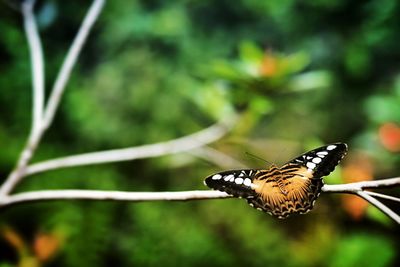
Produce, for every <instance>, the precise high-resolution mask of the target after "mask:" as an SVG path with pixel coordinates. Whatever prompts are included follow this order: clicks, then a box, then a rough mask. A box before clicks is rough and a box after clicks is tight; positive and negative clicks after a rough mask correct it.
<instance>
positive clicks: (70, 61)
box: [43, 0, 104, 129]
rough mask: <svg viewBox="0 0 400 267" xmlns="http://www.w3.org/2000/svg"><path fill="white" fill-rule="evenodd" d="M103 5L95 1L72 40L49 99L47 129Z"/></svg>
mask: <svg viewBox="0 0 400 267" xmlns="http://www.w3.org/2000/svg"><path fill="white" fill-rule="evenodd" d="M103 6H104V0H94V1H93V3H92V5H91V6H90V9H89V11H88V13H87V14H86V16H85V19H84V21H83V23H82V25H81V27H80V28H79V32H78V34H77V35H76V37H75V39H74V41H73V42H72V45H71V47H70V49H69V51H68V54H67V56H66V58H65V61H64V63H63V65H62V67H61V70H60V72H59V73H58V76H57V79H56V81H55V83H54V87H53V89H52V91H51V94H50V97H49V100H48V102H47V105H46V110H45V114H44V120H43V127H44V128H45V129H47V128H48V127H49V126H50V125H51V123H52V121H53V118H54V115H55V113H56V111H57V108H58V106H59V103H60V100H61V97H62V95H63V93H64V90H65V86H66V84H67V81H68V79H69V77H70V75H71V71H72V68H73V67H74V65H75V63H76V60H77V58H78V56H79V53H80V52H81V50H82V47H83V44H84V43H85V41H86V38H87V36H88V35H89V32H90V30H91V29H92V27H93V24H94V22H95V21H96V19H97V17H98V16H99V14H100V12H101V10H102V8H103Z"/></svg>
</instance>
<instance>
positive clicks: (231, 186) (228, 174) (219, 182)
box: [204, 169, 257, 198]
mask: <svg viewBox="0 0 400 267" xmlns="http://www.w3.org/2000/svg"><path fill="white" fill-rule="evenodd" d="M256 172H257V170H253V169H248V170H231V171H224V172H219V173H216V174H213V175H210V176H208V177H207V178H206V179H205V180H204V183H205V185H207V186H208V187H210V188H212V189H215V190H220V191H224V192H226V193H228V194H230V195H233V196H235V197H243V198H252V197H254V196H255V192H254V190H253V189H252V184H253V179H254V176H255V174H256Z"/></svg>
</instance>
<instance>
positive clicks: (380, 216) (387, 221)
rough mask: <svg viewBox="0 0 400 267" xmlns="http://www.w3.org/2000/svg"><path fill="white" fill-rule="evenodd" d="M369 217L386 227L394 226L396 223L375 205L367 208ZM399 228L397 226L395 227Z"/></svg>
mask: <svg viewBox="0 0 400 267" xmlns="http://www.w3.org/2000/svg"><path fill="white" fill-rule="evenodd" d="M367 216H368V218H370V219H372V220H374V221H377V222H379V223H381V224H383V225H386V226H393V225H394V224H395V222H393V220H392V219H391V218H389V217H388V216H387V215H386V214H385V213H383V212H382V211H381V210H380V209H378V208H377V207H375V206H373V205H371V204H370V205H368V208H367ZM395 227H397V225H396V226H395Z"/></svg>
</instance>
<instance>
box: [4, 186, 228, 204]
mask: <svg viewBox="0 0 400 267" xmlns="http://www.w3.org/2000/svg"><path fill="white" fill-rule="evenodd" d="M228 197H231V196H229V195H228V194H226V193H224V192H220V191H210V190H195V191H179V192H126V191H102V190H43V191H33V192H25V193H18V194H13V195H11V196H7V197H4V198H1V199H0V207H2V206H9V205H14V204H17V203H25V202H37V201H46V200H66V199H69V200H71V199H84V200H113V201H131V202H137V201H156V200H168V201H183V200H195V199H215V198H228Z"/></svg>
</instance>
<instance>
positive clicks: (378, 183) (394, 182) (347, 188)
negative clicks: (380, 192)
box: [322, 177, 400, 193]
mask: <svg viewBox="0 0 400 267" xmlns="http://www.w3.org/2000/svg"><path fill="white" fill-rule="evenodd" d="M399 185H400V177H396V178H390V179H382V180H374V181H365V182H357V183H349V184H335V185H325V186H324V187H323V188H322V191H323V192H326V193H357V192H358V191H362V190H363V189H372V188H386V187H394V186H399Z"/></svg>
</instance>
